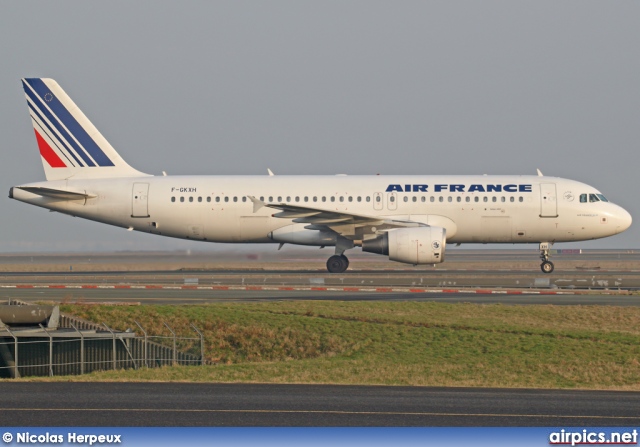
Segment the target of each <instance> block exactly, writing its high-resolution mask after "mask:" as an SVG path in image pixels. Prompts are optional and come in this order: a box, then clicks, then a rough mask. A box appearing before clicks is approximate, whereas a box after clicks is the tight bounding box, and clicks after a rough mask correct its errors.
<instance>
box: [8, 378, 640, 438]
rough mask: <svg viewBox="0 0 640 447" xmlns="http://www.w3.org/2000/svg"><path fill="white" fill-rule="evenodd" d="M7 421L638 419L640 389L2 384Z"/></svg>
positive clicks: (588, 422)
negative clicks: (616, 390) (619, 390)
mask: <svg viewBox="0 0 640 447" xmlns="http://www.w3.org/2000/svg"><path fill="white" fill-rule="evenodd" d="M0 393H1V394H2V401H3V411H2V419H3V425H5V426H43V425H47V426H95V427H100V426H103V427H104V426H121V427H125V426H282V427H287V426H351V427H371V426H380V427H383V426H396V427H402V426H512V427H531V426H637V425H639V424H640V415H638V408H640V393H634V392H606V391H565V390H508V389H507V390H505V389H472V388H422V387H388V386H377V387H376V386H332V385H267V384H180V383H0Z"/></svg>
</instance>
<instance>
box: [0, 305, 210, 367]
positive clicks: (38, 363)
mask: <svg viewBox="0 0 640 447" xmlns="http://www.w3.org/2000/svg"><path fill="white" fill-rule="evenodd" d="M61 323H65V324H61V328H60V329H57V330H47V328H45V327H43V326H40V328H26V329H25V328H20V329H15V328H14V329H13V330H12V329H10V328H8V327H3V328H0V377H23V376H54V375H70V374H84V373H89V372H92V371H101V370H109V369H124V368H136V369H137V368H143V367H146V368H153V367H159V366H165V365H203V364H204V337H203V335H202V333H201V332H200V331H199V330H198V329H197V328H196V327H195V326H193V325H191V328H192V329H193V331H194V333H195V334H197V336H195V337H179V336H177V335H176V333H175V331H173V329H172V328H171V327H169V326H168V325H167V324H166V323H165V327H166V328H167V329H168V331H169V332H170V333H171V335H168V336H167V335H149V334H148V333H147V332H146V331H145V330H144V328H143V327H142V326H141V325H140V324H138V323H136V324H138V328H139V329H140V331H141V334H136V333H134V332H129V331H127V332H116V331H113V330H112V329H110V328H109V327H108V326H106V325H102V326H100V325H96V324H95V323H91V322H86V321H82V320H79V319H76V318H75V317H73V316H69V315H64V316H62V318H61ZM74 323H75V324H74ZM76 324H77V325H76ZM65 326H66V327H65ZM79 326H80V327H79Z"/></svg>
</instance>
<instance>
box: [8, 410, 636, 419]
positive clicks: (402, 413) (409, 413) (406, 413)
mask: <svg viewBox="0 0 640 447" xmlns="http://www.w3.org/2000/svg"><path fill="white" fill-rule="evenodd" d="M3 410H5V411H56V412H57V411H91V412H100V411H106V412H129V413H136V412H138V413H142V412H148V413H256V414H268V413H282V414H338V415H349V414H351V415H368V416H371V415H373V416H375V415H380V416H444V417H453V416H463V417H492V418H495V417H507V418H545V419H552V418H555V419H557V418H561V419H599V420H604V419H613V420H640V416H598V415H561V414H512V413H505V414H502V413H440V412H412V411H343V410H214V409H179V408H176V409H171V408H7V407H5V408H3Z"/></svg>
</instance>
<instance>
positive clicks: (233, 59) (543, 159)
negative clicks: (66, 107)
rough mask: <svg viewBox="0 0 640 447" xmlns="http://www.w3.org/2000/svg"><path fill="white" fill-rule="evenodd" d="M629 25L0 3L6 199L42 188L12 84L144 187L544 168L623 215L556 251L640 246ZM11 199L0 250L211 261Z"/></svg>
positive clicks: (422, 8)
mask: <svg viewBox="0 0 640 447" xmlns="http://www.w3.org/2000/svg"><path fill="white" fill-rule="evenodd" d="M639 24H640V2H638V1H636V0H627V1H616V2H603V1H586V0H577V1H557V0H553V1H542V0H535V1H517V2H514V1H511V0H505V1H491V0H484V1H477V0H473V1H450V0H443V1H393V2H392V1H386V2H377V1H371V0H366V1H345V0H340V1H326V0H323V1H316V2H307V1H300V0H295V1H268V2H265V1H228V2H216V1H206V2H205V1H203V2H194V1H171V2H168V1H160V0H153V1H135V2H134V1H129V0H127V1H109V2H86V1H56V2H31V1H20V2H2V3H1V5H0V41H1V42H2V45H0V56H1V59H0V64H1V67H2V69H0V98H1V99H2V100H1V101H0V135H2V144H3V147H4V151H3V153H4V155H5V156H4V158H3V163H2V164H1V165H0V172H1V173H2V176H1V179H2V181H1V185H0V186H1V187H2V188H4V190H5V192H6V193H8V190H9V188H10V187H11V186H13V185H17V184H21V183H27V182H33V181H40V180H44V172H43V170H42V164H41V162H40V156H39V154H38V149H37V145H36V142H35V138H34V135H33V130H32V127H31V122H30V119H29V116H28V112H27V106H26V102H25V99H24V94H23V90H22V87H21V84H20V78H21V77H25V76H28V77H52V78H55V79H56V80H57V81H58V82H59V83H60V85H61V86H62V87H63V88H64V89H65V90H66V91H67V93H68V94H69V95H70V96H71V97H72V98H73V99H74V101H75V102H76V103H77V104H78V105H79V106H80V108H81V109H82V110H83V111H84V112H85V114H86V115H87V116H88V117H89V118H90V119H91V120H92V121H93V123H94V124H95V125H96V127H98V129H100V131H101V132H102V133H103V135H104V136H105V137H106V138H107V139H108V140H109V141H110V142H111V144H112V145H113V146H114V147H115V148H116V149H117V150H118V152H119V153H120V154H121V155H122V156H123V158H124V159H125V160H127V161H128V162H129V163H130V164H131V165H132V166H134V167H136V168H138V169H140V170H141V171H144V172H148V173H152V174H160V173H161V171H163V170H166V171H167V172H168V173H169V174H266V169H267V167H269V168H271V169H272V170H273V171H274V172H275V173H276V174H335V173H347V174H375V173H385V174H535V172H536V171H535V170H536V168H540V169H541V170H542V172H543V173H544V174H546V175H553V176H558V177H566V178H571V179H575V180H580V181H583V182H585V183H589V184H591V185H593V186H595V187H596V188H598V189H600V190H601V191H602V192H603V193H604V194H605V195H606V196H607V197H608V198H609V199H610V200H612V201H614V202H616V203H618V204H620V205H622V206H623V207H625V208H626V209H627V210H629V211H630V213H631V214H632V215H633V216H634V218H635V223H634V225H633V226H632V227H631V229H629V230H628V231H627V232H626V233H624V234H622V235H619V236H615V237H613V238H609V239H604V240H600V241H593V242H582V243H578V244H574V245H562V244H560V245H559V246H556V247H560V248H562V247H563V246H579V247H583V248H608V247H615V248H640V240H639V236H640V200H638V199H637V197H638V190H639V189H640V175H639V166H638V165H639V163H638V162H639V161H640V152H639V151H638V145H639V143H640V26H639ZM6 193H5V195H4V197H5V199H0V200H2V204H3V205H2V210H3V211H2V213H1V214H0V225H1V226H2V229H3V231H1V232H0V251H2V252H9V251H25V250H27V251H33V250H83V249H86V250H96V249H97V250H113V249H118V250H119V249H131V250H134V249H154V248H158V249H172V248H191V249H198V248H203V249H205V248H210V247H212V245H211V244H209V245H206V244H203V243H200V244H198V243H194V242H188V241H181V240H173V239H169V238H160V237H158V236H151V235H148V234H142V233H136V232H127V231H125V230H123V229H119V228H114V227H109V226H106V225H102V224H98V223H93V222H89V221H85V220H82V219H74V218H71V217H68V216H64V215H61V214H58V213H49V212H47V211H46V210H43V209H40V208H36V207H33V206H29V205H26V204H23V203H20V202H17V201H12V200H10V199H8V198H6ZM467 247H470V246H467ZM223 248H229V246H223ZM274 249H275V248H274Z"/></svg>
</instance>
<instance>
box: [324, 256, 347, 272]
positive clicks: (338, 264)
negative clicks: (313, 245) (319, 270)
mask: <svg viewBox="0 0 640 447" xmlns="http://www.w3.org/2000/svg"><path fill="white" fill-rule="evenodd" d="M348 268H349V259H348V258H347V257H346V256H345V255H333V256H331V257H330V258H329V260H328V261H327V270H329V272H330V273H342V272H344V271H345V270H347V269H348Z"/></svg>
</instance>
